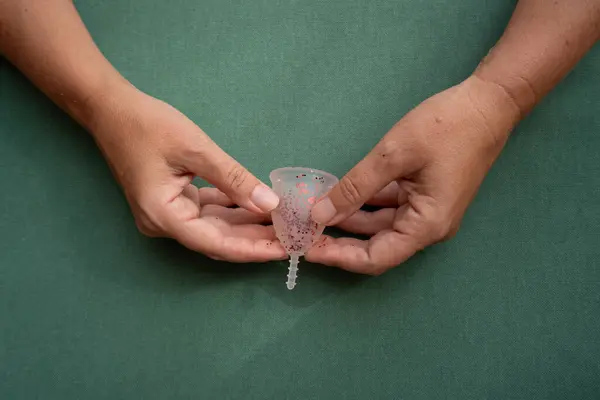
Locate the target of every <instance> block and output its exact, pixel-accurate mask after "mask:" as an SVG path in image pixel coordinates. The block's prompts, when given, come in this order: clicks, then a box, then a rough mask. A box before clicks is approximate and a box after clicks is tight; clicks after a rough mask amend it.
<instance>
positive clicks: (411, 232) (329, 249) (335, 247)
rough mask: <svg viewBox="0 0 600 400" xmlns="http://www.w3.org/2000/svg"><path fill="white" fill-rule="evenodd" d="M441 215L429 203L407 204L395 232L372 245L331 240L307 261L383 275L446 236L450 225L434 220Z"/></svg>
mask: <svg viewBox="0 0 600 400" xmlns="http://www.w3.org/2000/svg"><path fill="white" fill-rule="evenodd" d="M437 211H438V209H437V208H436V207H432V205H431V204H427V202H426V201H423V202H422V203H420V204H418V206H417V208H415V207H413V206H412V205H410V204H405V205H404V206H402V207H400V208H398V210H397V211H396V216H395V218H394V222H393V229H388V230H384V231H381V232H379V233H377V234H376V235H375V236H373V237H372V238H370V239H369V240H368V241H360V240H357V239H350V238H339V239H332V238H329V239H327V240H325V241H323V242H322V243H321V244H320V245H316V246H314V247H313V248H312V249H311V250H309V252H308V253H307V255H306V257H307V260H309V261H311V262H318V263H321V264H326V265H331V266H337V267H340V268H343V269H346V270H349V271H353V272H361V273H366V274H371V275H379V274H381V273H383V272H385V271H386V270H388V269H390V268H392V267H395V266H397V265H399V264H401V263H403V262H405V261H406V260H407V259H409V258H410V257H412V256H413V255H414V254H415V253H416V252H418V251H420V250H422V249H423V248H425V247H426V246H428V245H430V244H433V243H436V242H438V241H440V240H442V239H443V238H444V237H445V236H446V232H447V230H448V229H447V225H446V224H444V223H442V222H441V221H442V220H440V219H436V218H435V217H434V216H435V215H436V212H437ZM437 213H438V214H439V212H437Z"/></svg>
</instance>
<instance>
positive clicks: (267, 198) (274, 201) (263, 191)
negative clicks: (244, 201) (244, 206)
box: [250, 185, 279, 213]
mask: <svg viewBox="0 0 600 400" xmlns="http://www.w3.org/2000/svg"><path fill="white" fill-rule="evenodd" d="M250 201H252V203H254V205H255V206H256V207H258V208H260V209H261V210H262V211H264V212H267V213H268V212H271V211H273V210H274V209H275V208H277V205H278V204H279V197H278V196H277V195H276V194H275V192H273V191H272V190H271V189H269V188H268V187H267V186H265V185H258V186H256V187H255V188H254V191H252V195H251V196H250Z"/></svg>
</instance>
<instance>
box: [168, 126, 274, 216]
mask: <svg viewBox="0 0 600 400" xmlns="http://www.w3.org/2000/svg"><path fill="white" fill-rule="evenodd" d="M180 157H183V158H184V163H185V167H186V168H187V169H189V170H191V172H193V173H194V174H196V175H198V176H200V177H201V178H204V179H205V180H206V181H208V182H209V183H211V184H212V185H214V186H215V187H216V188H217V189H219V190H220V191H221V192H223V193H225V195H226V196H227V197H229V198H230V199H231V200H233V201H234V202H235V203H236V204H238V205H239V206H240V207H244V208H246V209H247V210H250V211H253V212H257V213H261V212H262V213H268V212H270V211H272V210H273V209H275V208H276V207H277V205H278V204H279V197H278V196H277V195H276V194H275V192H273V191H272V190H271V189H270V188H269V187H268V186H267V185H265V184H264V183H262V182H261V181H259V180H258V179H257V178H256V177H255V176H254V175H252V174H251V173H250V172H249V171H248V170H247V169H246V168H244V167H243V166H242V165H240V163H238V162H237V161H236V160H235V159H233V158H232V157H231V156H230V155H228V154H227V153H225V152H224V151H223V150H221V148H220V147H219V146H217V144H216V143H214V142H213V141H211V140H209V139H208V138H206V140H205V141H202V146H201V147H200V148H199V149H198V150H197V151H190V152H188V153H186V154H184V155H181V156H180Z"/></svg>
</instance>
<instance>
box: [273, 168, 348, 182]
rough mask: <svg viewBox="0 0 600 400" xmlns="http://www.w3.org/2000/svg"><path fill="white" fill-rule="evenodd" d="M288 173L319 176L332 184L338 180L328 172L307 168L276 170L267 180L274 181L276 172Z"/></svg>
mask: <svg viewBox="0 0 600 400" xmlns="http://www.w3.org/2000/svg"><path fill="white" fill-rule="evenodd" d="M290 171H298V172H308V173H311V174H315V173H316V174H320V175H323V176H324V177H326V178H329V179H331V180H332V181H333V182H335V183H337V182H339V179H338V177H337V176H335V175H333V174H330V173H329V172H326V171H323V170H320V169H314V168H308V167H282V168H277V169H274V170H273V171H271V173H270V174H269V179H271V182H273V181H274V179H273V175H275V174H276V173H278V172H290Z"/></svg>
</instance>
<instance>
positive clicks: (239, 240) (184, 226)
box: [153, 196, 287, 262]
mask: <svg viewBox="0 0 600 400" xmlns="http://www.w3.org/2000/svg"><path fill="white" fill-rule="evenodd" d="M194 209H195V210H198V206H197V205H196V204H194V202H193V200H192V199H190V198H188V197H187V196H179V197H178V198H176V199H175V200H174V201H172V202H170V203H169V204H168V205H167V206H166V207H161V208H159V209H155V210H154V211H153V214H154V215H156V216H157V220H158V221H160V226H161V228H162V233H163V235H164V236H167V237H171V238H173V239H175V240H177V241H178V242H180V243H181V244H183V245H184V246H186V247H187V248H189V249H191V250H194V251H197V252H200V253H203V254H206V255H208V256H209V257H212V258H215V259H220V260H225V261H231V262H266V261H270V260H283V259H285V258H286V257H287V255H286V253H285V249H284V248H283V247H282V246H281V244H280V243H279V241H277V240H275V233H274V231H273V228H272V227H266V226H262V225H242V226H232V225H230V224H229V223H227V221H225V220H222V219H218V218H216V217H205V218H198V216H197V215H194V214H193V212H191V210H194Z"/></svg>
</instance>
